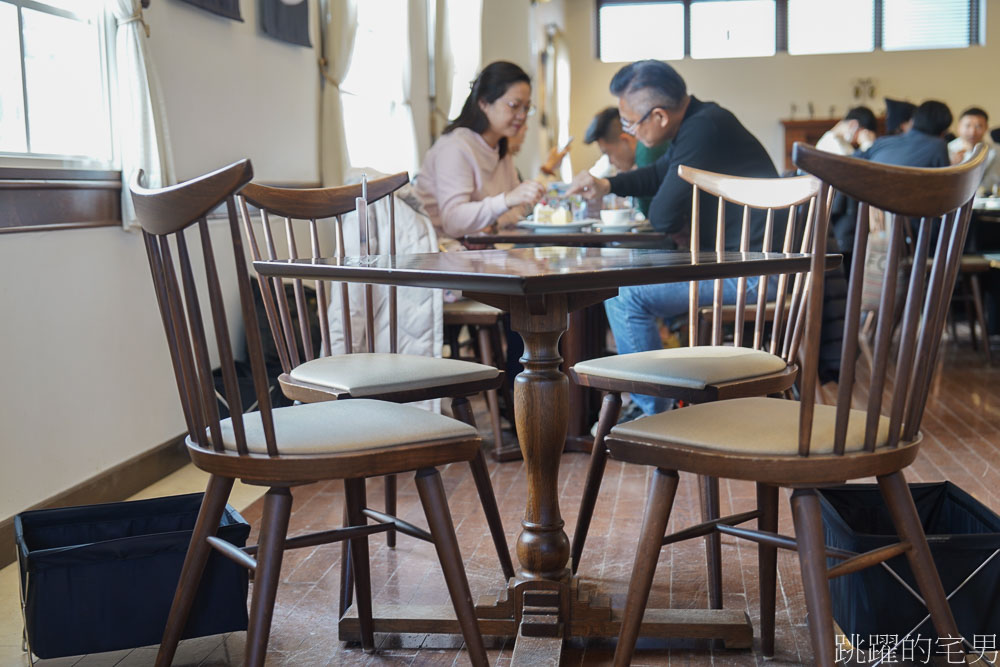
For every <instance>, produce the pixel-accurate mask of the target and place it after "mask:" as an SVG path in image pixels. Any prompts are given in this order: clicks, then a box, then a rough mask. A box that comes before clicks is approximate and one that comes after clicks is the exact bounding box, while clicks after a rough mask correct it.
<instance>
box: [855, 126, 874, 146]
mask: <svg viewBox="0 0 1000 667" xmlns="http://www.w3.org/2000/svg"><path fill="white" fill-rule="evenodd" d="M856 139H857V142H858V148H860V149H861V150H863V151H866V150H868V149H869V148H871V145H872V144H873V143H875V133H874V132H872V131H871V130H866V129H864V128H861V129H860V130H858V135H857V137H856Z"/></svg>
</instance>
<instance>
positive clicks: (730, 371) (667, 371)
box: [573, 345, 787, 389]
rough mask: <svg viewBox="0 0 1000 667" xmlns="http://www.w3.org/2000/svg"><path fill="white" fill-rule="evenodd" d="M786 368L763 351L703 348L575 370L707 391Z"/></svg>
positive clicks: (586, 364) (626, 357)
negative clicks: (709, 386)
mask: <svg viewBox="0 0 1000 667" xmlns="http://www.w3.org/2000/svg"><path fill="white" fill-rule="evenodd" d="M786 365H787V364H785V361H784V359H782V358H781V357H776V356H775V355H773V354H769V353H767V352H762V351H760V350H752V349H750V348H746V347H730V346H725V345H701V346H698V347H674V348H669V349H666V350H651V351H649V352H633V353H632V354H619V355H617V356H611V357H602V358H600V359H590V360H588V361H581V362H580V363H578V364H577V365H576V366H574V367H573V370H575V371H576V372H577V373H580V374H582V375H596V376H599V377H606V378H611V379H614V380H624V381H626V382H649V383H652V384H662V385H669V386H671V387H687V388H689V389H704V388H705V386H706V385H713V384H719V383H721V382H731V381H733V380H745V379H747V378H752V377H757V376H759V375H770V374H771V373H778V372H780V371H783V370H784V369H785V367H786Z"/></svg>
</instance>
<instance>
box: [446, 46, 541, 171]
mask: <svg viewBox="0 0 1000 667" xmlns="http://www.w3.org/2000/svg"><path fill="white" fill-rule="evenodd" d="M519 81H523V82H524V83H526V84H528V85H531V77H529V76H528V75H527V73H525V71H524V70H523V69H521V68H520V67H518V66H517V65H515V64H514V63H509V62H507V61H505V60H498V61H496V62H492V63H490V64H489V65H487V66H486V67H484V68H483V71H482V72H480V73H479V76H477V77H476V80H475V81H473V82H472V90H470V91H469V96H468V97H466V98H465V104H463V105H462V111H461V112H459V114H458V118H456V119H455V120H453V121H451V122H450V123H448V127H446V128H444V132H443V134H448V133H449V132H451V131H452V130H454V129H455V128H457V127H467V128H469V129H470V130H472V131H473V132H476V133H478V134H482V133H483V132H485V131H486V130H487V129H489V127H490V121H489V119H488V118H486V114H484V113H483V110H482V109H480V108H479V103H480V102H485V103H486V104H493V103H494V102H496V101H497V100H498V99H500V98H501V97H502V96H503V94H504V93H506V92H507V89H508V88H510V87H511V86H512V85H514V84H515V83H517V82H519ZM506 154H507V137H501V138H500V157H501V158H502V157H503V156H504V155H506Z"/></svg>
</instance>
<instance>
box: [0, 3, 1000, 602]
mask: <svg viewBox="0 0 1000 667" xmlns="http://www.w3.org/2000/svg"><path fill="white" fill-rule="evenodd" d="M305 2H306V3H307V5H308V12H309V31H310V41H311V44H312V45H311V46H309V47H305V46H298V45H292V44H289V43H285V42H281V41H278V40H275V39H273V38H270V37H268V36H266V35H264V34H262V32H261V31H260V29H259V26H258V16H257V11H258V3H257V2H253V1H251V0H244V1H243V2H241V3H240V4H241V10H242V14H243V19H244V20H243V21H242V22H238V21H232V20H227V19H224V18H220V17H217V16H213V15H211V14H208V13H206V12H204V11H201V10H199V9H196V8H195V7H193V6H191V5H189V4H186V3H184V2H181V1H180V0H152V2H151V4H150V6H149V8H148V9H146V10H145V12H144V20H145V23H146V24H147V25H148V26H149V29H150V36H149V42H148V43H149V49H150V54H151V58H152V61H153V65H154V66H155V68H156V71H157V73H158V75H159V80H160V84H161V88H162V95H163V101H164V105H165V106H164V108H165V116H166V121H167V127H168V129H169V147H170V151H171V152H172V155H173V161H174V166H175V173H176V178H177V180H179V181H180V180H185V179H189V178H192V177H194V176H197V175H199V174H202V173H205V172H207V171H210V170H212V169H215V168H217V167H219V166H221V165H225V164H228V163H230V162H233V161H235V160H237V159H240V158H243V157H249V158H250V159H251V160H252V162H253V165H254V170H255V175H256V177H257V179H259V180H260V181H262V182H269V183H275V184H291V185H314V186H315V185H319V184H320V183H326V184H337V183H339V182H341V180H342V178H343V175H344V173H346V170H347V169H348V168H349V167H352V166H353V167H370V168H373V169H377V170H379V171H382V172H390V173H391V172H395V171H399V170H407V171H409V172H410V173H411V175H412V174H414V173H416V171H417V169H418V167H419V159H420V156H422V155H423V154H424V153H425V152H426V150H427V149H428V147H429V146H430V144H431V132H432V126H433V127H434V128H436V129H437V130H438V131H440V129H441V128H442V127H443V125H444V123H445V118H444V114H438V115H437V116H435V117H434V118H433V122H432V117H431V116H432V114H431V111H430V108H431V105H430V102H429V96H430V91H429V80H430V77H429V62H430V60H431V58H430V57H429V54H428V47H427V41H428V40H427V35H428V15H429V12H428V7H427V4H426V0H358V5H359V12H358V20H359V26H358V30H359V32H358V36H357V38H356V40H355V51H354V58H353V59H352V64H351V66H350V68H349V70H348V73H347V76H346V77H345V80H344V82H343V83H342V84H341V90H340V94H341V96H342V99H343V107H344V118H345V126H344V128H343V134H342V135H341V136H342V137H346V145H342V146H340V150H339V151H336V150H335V151H334V153H333V154H329V153H328V154H327V155H326V157H323V151H321V146H322V145H323V143H324V141H327V139H326V138H325V137H324V127H323V124H324V121H323V119H322V118H321V108H322V107H321V102H322V98H323V95H324V90H323V88H324V87H328V86H331V85H333V83H331V82H330V81H324V80H323V77H322V76H321V73H320V71H319V68H318V65H317V61H318V59H319V58H320V55H321V52H320V44H321V39H320V34H319V30H320V21H319V13H320V3H319V1H318V0H305ZM596 4H597V3H596V2H595V1H594V0H550V1H548V2H541V1H538V2H532V1H531V0H482V2H481V3H480V2H478V0H475V1H474V0H438V2H437V5H438V13H437V19H438V24H439V30H438V31H437V32H438V33H439V37H438V40H437V43H438V48H437V49H436V54H435V58H434V60H435V61H436V70H437V76H436V78H437V80H438V85H437V88H438V92H439V98H443V97H444V96H445V94H446V92H447V89H448V88H450V89H451V91H452V97H451V100H450V101H453V102H455V103H458V104H460V102H461V100H462V99H464V97H465V94H466V87H467V85H468V83H467V82H469V81H471V80H472V78H473V77H474V75H475V74H476V72H477V71H478V69H479V68H480V67H481V66H482V65H483V64H486V63H489V62H491V61H494V60H499V59H504V60H510V61H513V62H515V63H517V64H519V65H521V66H522V67H524V68H525V69H526V70H527V71H528V72H529V73H530V74H531V75H532V77H533V84H534V86H533V96H534V98H535V99H534V102H535V104H536V105H537V106H539V107H542V108H543V111H544V112H545V120H546V122H547V124H548V127H545V128H543V127H541V121H542V115H541V114H537V115H535V116H534V117H533V118H531V119H530V121H529V125H530V128H529V135H528V139H527V142H526V145H525V148H524V149H523V151H522V153H521V154H520V155H519V156H518V157H517V160H516V162H517V164H518V167H519V170H520V172H521V173H522V174H525V175H531V174H535V173H537V171H538V167H539V165H540V164H541V163H542V161H543V159H544V158H545V156H546V155H547V153H548V150H549V147H550V144H552V143H553V142H554V143H557V144H560V145H561V144H562V143H563V142H565V141H566V140H567V139H568V137H570V136H573V137H575V138H576V139H575V141H574V143H573V146H572V150H571V152H570V154H569V157H568V158H567V160H566V161H565V163H564V166H563V169H564V171H563V176H564V177H569V176H570V175H571V174H572V173H574V172H576V171H579V170H581V169H584V168H586V167H589V166H590V165H591V164H593V163H594V161H595V160H596V159H597V157H598V152H597V149H596V146H595V145H591V146H586V145H584V144H583V142H582V141H581V139H582V137H583V135H584V132H585V129H586V127H587V125H588V123H589V122H590V120H591V118H592V116H593V114H594V113H595V112H596V111H598V110H599V109H601V108H603V107H605V106H608V105H610V104H613V103H614V98H613V97H612V96H611V95H610V93H609V92H608V82H609V81H610V79H611V77H612V75H613V74H614V73H615V72H616V71H617V69H618V68H619V67H620V66H621V65H620V63H618V62H602V60H601V59H600V58H599V57H598V55H597V48H596V46H597V35H596V24H597V20H596V16H597V11H596ZM844 4H845V5H847V4H849V3H844ZM983 8H984V10H985V20H984V22H983V26H984V27H983V33H984V35H985V43H982V44H980V45H976V46H969V47H965V48H949V49H933V50H904V51H892V52H890V51H884V50H876V51H874V52H868V53H848V54H834V55H790V54H789V53H784V52H782V53H776V54H774V55H769V56H764V57H749V58H722V59H693V58H690V57H687V58H684V59H683V60H680V61H676V62H674V63H673V64H674V65H675V66H676V67H677V69H678V70H679V71H680V72H681V74H682V75H683V76H684V78H685V79H686V81H687V82H688V87H689V90H690V91H691V92H693V93H694V94H695V95H697V96H698V97H699V98H700V99H703V100H714V101H718V102H719V103H720V104H722V105H723V106H725V107H726V108H729V109H731V110H732V111H733V112H734V113H735V114H736V116H737V117H738V118H739V119H740V120H741V121H742V122H743V123H744V124H745V125H746V126H747V127H748V129H749V130H750V131H751V132H752V133H753V134H754V135H756V136H757V137H758V138H759V139H760V140H761V142H762V143H763V144H764V146H765V147H766V148H767V150H768V152H769V153H770V155H771V157H772V159H773V160H774V162H775V164H776V165H777V166H778V167H779V169H781V168H782V167H783V165H784V154H785V144H784V130H783V126H782V123H781V120H782V119H789V118H798V119H804V118H808V117H809V116H810V109H811V110H812V114H813V115H814V116H815V117H817V118H819V117H835V116H839V115H843V113H844V112H845V111H846V110H847V109H848V108H849V107H851V106H853V105H856V104H867V105H869V106H871V107H872V108H873V109H874V110H875V111H876V113H877V114H882V113H884V102H883V98H884V97H886V96H888V97H894V98H898V99H906V100H910V101H913V102H917V103H919V102H920V101H922V100H924V99H928V98H933V99H940V100H944V101H946V102H947V103H948V105H949V106H950V108H951V109H952V110H953V112H955V113H957V112H959V111H961V110H962V109H964V108H966V107H968V106H972V105H976V106H981V107H983V108H985V109H987V110H988V111H989V112H991V113H992V114H993V115H994V116H996V117H1000V87H998V86H997V85H996V71H997V70H996V64H997V63H1000V41H998V40H997V38H996V36H997V35H1000V0H988V1H986V2H984V3H983ZM449 16H450V18H449ZM543 54H545V56H546V57H545V58H543ZM407 78H408V79H409V81H408V90H407V89H406V87H405V86H404V84H403V81H404V80H405V79H407ZM352 88H353V90H352ZM362 98H363V99H362ZM446 101H448V100H445V99H439V100H438V107H439V108H440V109H442V110H448V109H451V110H454V109H456V108H457V107H455V106H454V105H451V106H450V107H448V106H445V102H446ZM362 108H363V109H364V111H363V113H362V112H361V109H362ZM451 115H453V113H452V114H451ZM993 124H994V125H995V124H996V121H995V120H994V121H993ZM327 129H328V130H329V128H327ZM324 162H326V164H324ZM15 164H16V163H13V162H12V161H11V160H9V159H7V160H4V161H3V162H2V163H0V165H2V166H5V167H10V166H15ZM0 232H5V233H2V234H0V267H3V268H2V275H3V280H0V312H3V313H4V316H3V317H0V340H2V341H3V346H2V352H0V359H2V367H3V370H4V374H5V377H6V380H5V381H4V382H3V383H2V384H0V425H2V426H0V442H2V451H3V457H4V462H3V465H2V466H0V489H2V493H0V527H2V528H3V530H2V535H3V537H2V539H0V560H2V561H3V563H7V562H9V561H10V560H11V558H12V556H13V546H12V537H11V518H12V517H13V516H14V515H15V514H16V513H18V512H21V511H23V510H25V509H28V508H31V507H34V506H39V505H45V504H47V503H49V502H50V501H53V500H55V499H58V498H67V497H70V496H71V497H73V498H74V499H76V500H79V501H82V502H86V501H87V500H88V498H101V499H104V500H107V499H109V498H105V497H103V496H101V495H100V494H99V493H98V491H97V489H98V488H104V489H105V490H108V489H111V492H112V493H120V494H123V495H128V493H131V492H133V491H135V489H131V488H129V485H130V484H134V483H136V480H140V479H149V478H150V477H155V476H156V475H157V474H159V475H162V474H164V473H165V472H167V470H163V469H159V470H157V469H156V466H157V465H159V466H161V467H162V466H167V465H172V462H173V461H175V460H176V456H174V457H171V456H166V455H164V454H163V453H164V452H167V451H171V452H178V451H181V450H180V449H179V447H178V443H179V442H180V439H181V438H182V434H183V432H184V430H185V427H184V419H183V416H182V414H181V410H180V404H179V403H178V401H177V395H176V385H175V383H174V379H173V377H172V373H171V367H170V363H169V358H168V355H167V348H166V346H165V345H164V344H163V339H162V336H163V334H162V328H161V322H160V318H159V316H158V314H157V313H156V310H155V301H154V300H153V299H152V298H151V289H150V279H149V272H148V267H147V265H146V257H145V252H144V251H143V247H142V239H141V238H140V235H139V234H137V233H136V232H134V231H128V230H123V229H122V227H121V226H120V225H117V224H116V225H107V226H100V227H92V228H91V227H88V228H79V229H58V230H54V229H53V230H44V229H43V230H42V231H26V230H18V229H0ZM8 232H9V233H8ZM138 461H149V462H151V465H152V466H153V468H152V471H151V470H150V469H149V468H148V467H147V468H143V470H144V472H143V473H142V475H138V476H136V477H135V479H133V480H124V479H121V478H120V476H118V477H116V476H115V471H118V470H122V469H123V465H125V466H129V465H133V464H136V462H138ZM132 469H133V470H138V468H132ZM143 476H144V477H143ZM88 489H89V491H88ZM8 611H13V610H8ZM5 613H6V612H5Z"/></svg>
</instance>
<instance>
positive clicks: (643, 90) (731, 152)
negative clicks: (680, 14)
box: [569, 60, 783, 414]
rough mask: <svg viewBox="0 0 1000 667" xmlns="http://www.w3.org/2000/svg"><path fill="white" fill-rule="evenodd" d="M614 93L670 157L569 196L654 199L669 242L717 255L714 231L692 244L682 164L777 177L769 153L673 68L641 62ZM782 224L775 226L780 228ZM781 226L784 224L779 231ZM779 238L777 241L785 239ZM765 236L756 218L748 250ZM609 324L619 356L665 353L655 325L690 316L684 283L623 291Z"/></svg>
mask: <svg viewBox="0 0 1000 667" xmlns="http://www.w3.org/2000/svg"><path fill="white" fill-rule="evenodd" d="M611 94H612V95H615V96H617V97H618V111H619V114H620V118H621V123H622V128H623V129H624V131H625V132H628V133H630V134H634V135H635V136H636V137H637V138H638V139H639V141H641V142H643V143H644V144H646V145H647V146H655V145H657V144H660V143H662V142H663V141H667V140H669V141H671V144H670V147H669V148H668V149H667V151H666V153H664V154H663V156H662V157H660V159H659V160H657V161H656V162H655V163H654V164H652V165H650V166H648V167H642V168H639V169H636V170H634V171H630V172H626V173H622V174H618V175H617V176H612V177H611V178H595V177H594V176H593V175H591V174H590V173H588V172H582V173H580V174H577V176H576V177H575V178H574V179H573V183H572V186H571V187H570V189H569V192H570V193H571V194H572V193H581V194H583V195H584V196H585V197H587V198H595V197H603V196H604V195H606V194H608V193H611V192H613V193H614V194H616V195H621V196H636V197H652V202H651V204H650V207H649V215H648V218H649V221H650V223H652V225H653V227H654V228H655V229H656V230H658V231H661V232H665V233H666V234H669V235H671V236H672V237H673V238H674V239H675V240H676V241H678V242H679V243H680V244H681V245H683V246H687V245H688V244H689V243H691V242H694V243H698V242H699V241H700V246H699V247H700V248H701V249H703V250H704V249H714V248H715V225H714V224H703V225H702V226H701V238H700V239H694V240H693V241H692V240H691V239H690V238H689V236H690V232H689V230H690V226H691V191H692V188H691V185H690V184H689V183H687V182H686V181H684V180H682V179H681V178H680V176H678V174H677V167H678V165H682V164H683V165H689V166H692V167H697V168H699V169H707V170H710V171H715V172H720V173H724V174H731V175H733V176H753V177H772V178H777V176H778V172H777V171H776V170H775V168H774V164H773V163H772V162H771V158H770V157H769V156H768V154H767V151H765V150H764V147H763V146H762V145H761V143H760V142H759V141H757V139H756V138H755V137H754V136H753V135H752V134H750V132H749V131H748V130H747V129H746V128H745V127H743V125H742V124H740V122H739V121H738V120H737V119H736V116H734V115H733V114H732V113H731V112H729V111H727V110H726V109H723V108H722V107H720V106H719V105H718V104H716V103H714V102H702V101H701V100H699V99H698V98H696V97H695V96H694V95H690V94H688V92H687V85H686V84H685V83H684V79H683V78H681V76H680V74H678V73H677V71H676V70H674V68H673V67H671V66H670V65H668V64H666V63H663V62H659V61H657V60H643V61H639V62H636V63H632V64H630V65H626V66H625V67H623V68H622V69H620V70H619V71H618V73H617V74H615V76H614V78H613V79H612V80H611ZM714 201H715V200H714V198H712V197H710V196H707V195H706V196H705V199H704V202H703V203H702V208H703V209H704V210H714V209H712V208H710V207H712V206H714V205H715V204H714ZM776 222H777V221H776ZM741 224H742V210H741V209H740V208H739V207H736V206H731V207H727V213H726V221H725V234H726V237H725V242H726V243H725V245H726V249H727V250H738V249H739V244H740V228H741ZM780 226H781V227H783V225H780ZM780 234H781V232H778V231H776V232H775V235H776V238H781V236H780ZM763 236H764V215H763V212H762V211H755V212H754V215H753V216H751V224H750V243H751V247H754V246H756V247H760V244H761V242H762V240H763ZM723 285H724V289H723V292H724V298H725V300H726V302H727V303H735V301H736V279H735V278H733V279H727V280H725V281H723ZM748 287H749V293H750V294H751V295H753V296H748V299H749V300H750V301H751V302H752V301H753V299H756V290H757V283H756V280H754V279H751V280H750V281H748ZM699 298H700V300H701V302H702V303H706V304H707V303H710V302H711V299H712V284H711V282H705V283H702V285H701V294H700V297H699ZM604 305H605V309H606V310H607V313H608V321H609V323H610V324H611V331H612V333H613V334H614V336H615V342H616V344H617V346H618V352H619V353H629V352H641V351H646V350H657V349H660V348H661V347H662V344H661V342H660V335H659V327H658V326H657V323H656V318H657V317H660V318H663V319H664V320H666V321H668V322H670V321H672V320H674V319H675V318H678V317H683V316H684V315H685V314H686V313H687V309H688V285H687V283H668V284H660V285H639V286H634V287H622V288H621V289H620V290H619V291H618V296H617V297H615V298H613V299H609V300H608V301H606V302H605V304H604ZM633 402H634V403H635V404H636V405H637V406H638V407H639V408H640V409H641V410H642V412H643V413H645V414H654V413H656V412H661V411H663V410H664V409H666V408H668V407H669V405H670V403H669V401H668V399H663V398H655V397H652V396H640V395H634V396H633Z"/></svg>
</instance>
